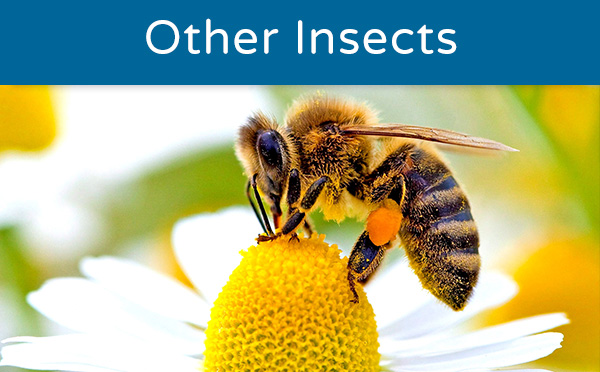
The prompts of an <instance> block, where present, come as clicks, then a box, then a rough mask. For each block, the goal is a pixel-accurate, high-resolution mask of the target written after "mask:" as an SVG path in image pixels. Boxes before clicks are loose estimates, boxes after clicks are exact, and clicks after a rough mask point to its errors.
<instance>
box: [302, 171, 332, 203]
mask: <svg viewBox="0 0 600 372" xmlns="http://www.w3.org/2000/svg"><path fill="white" fill-rule="evenodd" d="M328 181H329V177H327V176H323V177H321V178H319V179H318V180H316V181H315V182H313V184H312V185H310V187H309V188H308V190H306V193H305V194H304V197H303V198H302V201H301V202H300V207H301V208H302V209H304V210H309V209H311V208H312V207H313V206H314V205H315V203H316V202H317V199H318V198H319V195H321V191H323V187H325V184H326V183H327V182H328Z"/></svg>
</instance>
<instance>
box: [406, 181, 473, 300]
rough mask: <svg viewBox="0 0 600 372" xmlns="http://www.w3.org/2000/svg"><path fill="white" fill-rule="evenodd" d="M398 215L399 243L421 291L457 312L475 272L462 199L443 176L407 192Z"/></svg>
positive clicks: (470, 219)
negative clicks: (409, 196)
mask: <svg viewBox="0 0 600 372" xmlns="http://www.w3.org/2000/svg"><path fill="white" fill-rule="evenodd" d="M409 187H410V183H409ZM403 213H404V216H405V220H404V222H403V226H402V228H401V231H400V237H401V239H402V242H403V244H404V246H405V248H406V252H407V255H408V258H409V260H410V262H411V265H412V267H413V269H414V270H415V272H416V274H417V275H418V276H419V278H420V279H421V282H422V284H423V286H424V287H425V288H427V289H428V290H429V291H431V292H432V293H433V294H434V295H435V296H436V297H437V298H439V299H440V300H442V301H443V302H445V303H446V304H448V305H449V306H450V307H452V308H453V309H454V310H460V309H462V308H463V307H464V306H465V304H466V301H467V299H468V298H469V296H470V294H471V292H472V290H473V287H474V286H475V283H476V282H477V276H478V273H479V266H480V259H479V235H478V232H477V227H476V226H475V222H474V221H473V216H472V215H471V209H470V206H469V203H468V201H467V199H466V196H465V195H464V193H463V192H462V190H461V189H460V187H459V186H458V184H457V183H456V180H455V179H454V177H452V176H451V175H449V174H447V175H446V176H445V177H442V178H440V179H439V181H438V182H436V183H435V184H434V185H431V186H429V187H424V188H423V189H422V190H421V191H417V190H413V197H412V199H410V200H406V203H405V205H404V208H403Z"/></svg>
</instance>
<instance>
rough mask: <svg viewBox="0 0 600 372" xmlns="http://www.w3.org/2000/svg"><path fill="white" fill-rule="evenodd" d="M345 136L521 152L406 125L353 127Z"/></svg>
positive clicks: (456, 135) (496, 143) (458, 134)
mask: <svg viewBox="0 0 600 372" xmlns="http://www.w3.org/2000/svg"><path fill="white" fill-rule="evenodd" d="M342 133H343V134H348V135H361V136H381V137H403V138H413V139H419V140H423V141H431V142H439V143H446V144H449V145H457V146H465V147H474V148H479V149H488V150H500V151H519V150H517V149H513V148H512V147H509V146H506V145H504V144H502V143H500V142H496V141H492V140H489V139H486V138H480V137H474V136H469V135H468V134H463V133H458V132H453V131H451V130H446V129H438V128H428V127H420V126H416V125H406V124H384V125H374V126H363V125H352V126H348V127H344V128H343V129H342Z"/></svg>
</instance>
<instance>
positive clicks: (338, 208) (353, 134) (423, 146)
mask: <svg viewBox="0 0 600 372" xmlns="http://www.w3.org/2000/svg"><path fill="white" fill-rule="evenodd" d="M418 140H421V141H418ZM422 141H430V142H440V143H444V144H451V145H458V146H466V147H474V148H482V149H491V150H505V151H516V150H514V149H512V148H510V147H508V146H505V145H503V144H501V143H498V142H495V141H491V140H487V139H483V138H478V137H473V136H468V135H464V134H460V133H456V132H452V131H448V130H443V129H434V128H426V127H420V126H412V125H402V124H378V122H377V118H376V115H375V113H374V112H373V111H372V110H371V109H370V108H369V107H368V106H366V105H365V104H360V103H356V102H354V101H351V100H342V99H338V98H332V97H327V96H324V95H321V94H317V95H313V96H309V97H306V98H304V99H301V100H298V101H296V102H295V103H294V104H293V105H292V107H291V108H290V109H289V111H288V113H287V115H286V118H285V124H284V125H279V124H277V122H276V120H275V119H274V118H272V117H269V116H266V115H264V114H263V113H260V112H259V113H256V114H254V115H253V116H251V117H250V118H248V121H247V123H246V124H245V125H243V126H242V127H241V128H240V131H239V136H238V139H237V142H236V154H237V156H238V158H239V159H240V161H241V162H242V164H243V166H244V169H245V173H246V175H247V176H248V177H249V181H248V184H247V187H246V194H247V196H248V199H249V201H250V204H251V206H252V208H253V209H254V212H255V214H256V216H257V218H258V220H259V222H260V224H261V225H262V227H263V230H264V231H265V234H262V235H260V236H259V237H258V238H257V240H258V241H259V243H260V242H262V241H267V240H273V239H276V238H278V237H280V236H288V237H289V238H290V239H294V238H295V239H298V238H297V235H296V231H297V230H298V229H300V228H302V229H303V230H304V231H305V233H307V234H309V235H310V234H311V233H312V228H311V226H310V223H309V222H308V220H307V215H308V214H309V213H310V212H311V211H312V210H314V209H315V208H320V209H321V210H322V212H323V215H324V217H325V218H326V219H333V220H336V221H341V220H343V219H344V218H345V217H354V218H357V219H359V220H363V221H366V224H365V230H364V232H363V233H362V234H361V235H360V236H359V238H358V240H357V241H356V243H355V244H354V247H353V249H352V252H351V254H350V257H349V260H348V281H349V285H350V289H351V291H352V293H353V295H354V300H353V301H354V302H357V301H358V295H357V293H356V289H355V284H356V282H357V281H360V282H364V281H366V280H367V279H368V278H369V276H370V275H371V274H372V273H373V272H374V270H375V269H376V268H377V267H378V266H379V264H380V263H381V260H382V259H383V256H384V253H385V251H386V249H388V248H390V247H392V246H393V245H394V243H395V241H396V240H397V238H398V237H399V238H400V241H401V244H402V246H403V247H404V249H405V251H406V255H407V257H408V260H409V263H410V266H411V267H412V269H413V270H414V272H415V273H416V275H417V276H418V277H419V279H420V281H421V284H422V285H423V286H424V287H425V288H426V289H428V290H429V291H430V292H431V293H432V294H433V295H434V296H435V297H437V298H438V299H439V300H441V301H442V302H444V303H445V304H447V305H448V306H449V307H451V308H452V309H454V310H462V309H463V308H464V306H465V305H466V303H467V300H468V298H469V296H470V294H471V292H472V290H473V287H474V286H475V284H476V282H477V277H478V274H479V267H480V257H479V252H478V249H479V236H478V232H477V228H476V226H475V222H474V220H473V216H472V215H471V209H470V206H469V202H468V200H467V197H466V196H465V194H464V192H463V191H462V190H461V188H460V187H459V185H458V183H457V181H456V180H455V179H454V177H453V175H452V173H451V172H450V170H449V169H448V166H447V165H446V164H445V163H444V161H442V160H441V158H440V157H439V156H438V155H437V154H436V152H435V149H434V148H433V146H432V145H431V144H428V143H425V142H422ZM252 191H253V192H252ZM252 193H253V194H254V197H255V199H256V204H257V205H258V208H257V207H256V206H255V204H254V202H253V201H252V197H251V195H252ZM261 195H262V197H264V198H265V199H266V201H267V202H268V204H269V206H270V212H271V214H272V218H273V222H274V226H275V230H273V229H272V228H271V224H270V222H269V218H268V217H267V213H266V211H265V208H264V206H263V203H262V199H261ZM282 201H285V203H286V204H287V216H286V219H285V221H284V222H283V224H282V223H281V217H282V215H283V212H282V208H281V203H282ZM274 231H276V232H274Z"/></svg>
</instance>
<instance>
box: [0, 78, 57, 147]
mask: <svg viewBox="0 0 600 372" xmlns="http://www.w3.org/2000/svg"><path fill="white" fill-rule="evenodd" d="M54 137H56V121H55V116H54V111H53V109H52V102H51V99H50V90H49V88H48V87H47V86H0V151H5V150H21V151H39V150H42V149H44V148H45V147H47V146H48V145H50V144H51V143H52V140H53V139H54Z"/></svg>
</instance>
